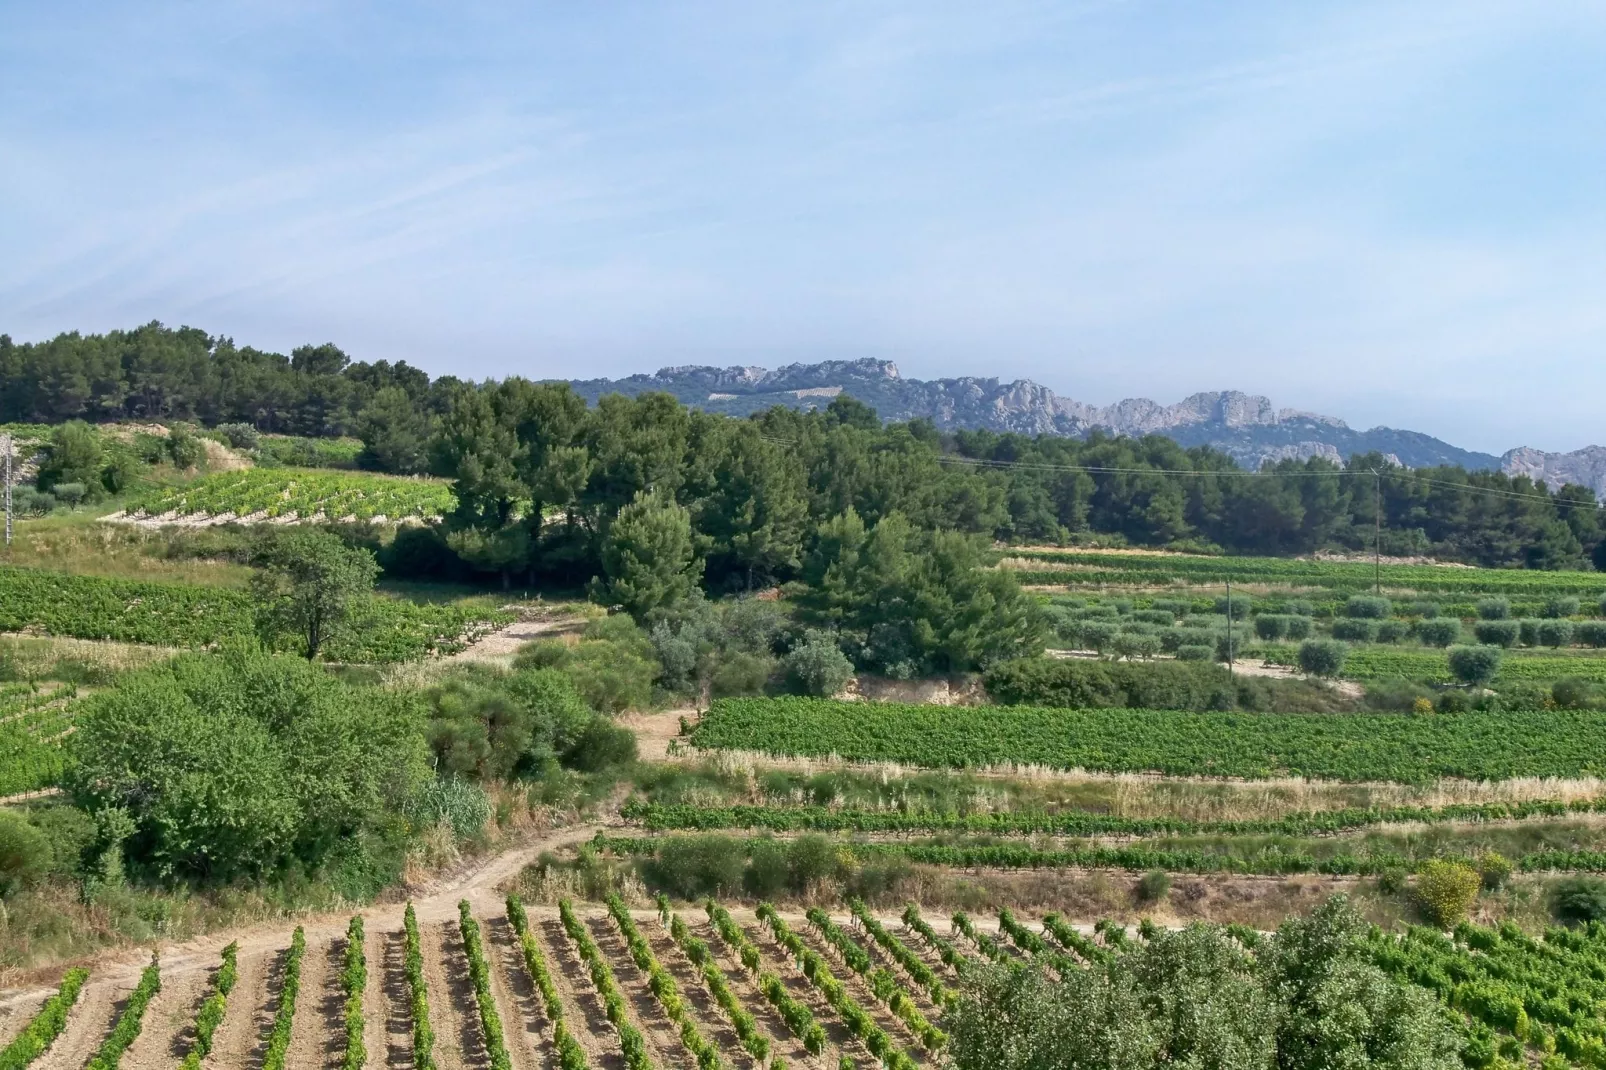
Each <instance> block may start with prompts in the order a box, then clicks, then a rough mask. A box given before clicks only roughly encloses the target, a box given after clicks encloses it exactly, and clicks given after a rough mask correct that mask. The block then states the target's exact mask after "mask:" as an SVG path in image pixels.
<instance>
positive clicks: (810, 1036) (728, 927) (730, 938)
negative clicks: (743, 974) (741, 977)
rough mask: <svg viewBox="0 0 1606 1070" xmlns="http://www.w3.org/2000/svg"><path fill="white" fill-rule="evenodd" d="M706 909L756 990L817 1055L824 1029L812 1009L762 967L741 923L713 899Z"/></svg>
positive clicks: (716, 929)
mask: <svg viewBox="0 0 1606 1070" xmlns="http://www.w3.org/2000/svg"><path fill="white" fill-rule="evenodd" d="M704 909H705V910H707V912H708V920H709V921H711V922H713V923H714V931H715V932H716V933H718V934H719V938H720V939H721V940H722V941H724V943H725V946H726V947H728V948H730V949H731V951H732V952H734V953H735V954H736V957H737V958H738V959H739V960H740V961H741V964H742V966H743V968H745V969H746V970H747V972H748V973H750V974H752V975H753V976H754V977H755V978H756V979H757V980H758V990H759V991H760V992H762V993H764V998H765V999H767V1000H769V1001H770V1004H771V1005H772V1006H773V1007H774V1008H775V1010H776V1011H777V1012H778V1013H779V1014H780V1016H781V1020H782V1021H784V1022H785V1023H786V1028H787V1029H789V1030H790V1031H791V1033H792V1035H793V1036H795V1037H797V1038H798V1039H799V1040H801V1041H802V1042H803V1047H804V1048H805V1049H806V1050H807V1051H808V1053H809V1054H810V1055H819V1054H821V1053H822V1052H824V1051H825V1029H824V1028H823V1027H822V1026H821V1025H820V1023H819V1022H817V1021H815V1020H814V1012H813V1011H811V1010H809V1009H808V1007H806V1006H805V1005H803V1004H802V1003H799V1002H798V1001H797V1000H795V999H793V998H792V996H791V993H789V992H787V990H786V986H785V985H784V984H782V983H781V979H780V978H779V977H776V976H775V975H774V974H773V973H771V972H769V971H768V970H766V969H763V968H762V966H761V963H762V962H763V958H762V956H761V955H760V953H759V950H758V948H757V947H756V946H754V944H753V942H752V941H751V940H749V939H748V938H747V934H746V933H744V932H742V928H741V926H740V925H737V924H736V921H735V919H734V918H732V917H731V916H730V912H729V911H727V910H726V909H725V908H724V907H722V906H720V905H719V904H718V903H716V902H714V901H713V900H712V899H710V900H708V901H707V902H706V903H705V904H704Z"/></svg>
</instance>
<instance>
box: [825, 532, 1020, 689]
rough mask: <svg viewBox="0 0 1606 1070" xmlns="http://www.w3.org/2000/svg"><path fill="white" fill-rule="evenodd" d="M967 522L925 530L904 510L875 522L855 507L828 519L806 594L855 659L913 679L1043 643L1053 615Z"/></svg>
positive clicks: (1014, 653) (978, 663) (969, 666)
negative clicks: (988, 556) (988, 557)
mask: <svg viewBox="0 0 1606 1070" xmlns="http://www.w3.org/2000/svg"><path fill="white" fill-rule="evenodd" d="M983 563H984V560H983V547H982V546H981V545H980V543H979V542H978V541H977V540H976V539H974V538H971V537H968V536H965V535H961V534H959V533H957V532H950V531H936V532H923V531H919V530H917V529H916V528H915V527H914V526H913V525H912V524H911V523H910V521H909V520H908V519H907V518H906V517H904V516H903V514H901V513H897V512H894V513H890V514H888V515H886V516H884V517H882V518H881V520H880V522H879V523H877V524H876V525H875V526H874V527H873V528H870V529H868V530H867V529H866V527H865V525H864V523H863V522H862V521H861V520H860V519H859V515H858V514H857V513H856V512H854V511H853V510H851V509H850V510H849V511H848V512H846V513H844V514H843V515H841V516H838V517H837V518H836V519H834V520H832V521H830V522H829V523H827V524H825V525H822V526H821V528H820V531H819V534H818V537H817V545H816V550H815V553H814V554H813V556H812V557H811V558H810V560H809V562H808V563H807V565H806V567H805V577H806V579H807V580H808V582H809V583H810V588H811V589H810V590H809V592H808V593H807V594H806V595H804V596H803V597H801V598H800V599H799V601H800V603H801V605H802V607H803V610H804V613H805V616H806V618H807V619H808V620H809V622H810V623H813V624H815V625H817V626H819V627H822V628H827V629H832V630H835V631H836V632H837V633H838V635H839V645H841V646H842V647H843V649H844V650H846V651H847V652H848V654H849V656H850V657H852V658H853V660H854V661H855V663H857V664H858V665H860V666H861V667H864V668H869V669H874V670H877V671H879V672H883V673H886V674H887V675H889V676H894V677H898V678H903V679H908V678H912V677H915V676H920V675H927V674H930V673H933V672H957V671H964V670H967V669H974V668H979V667H984V666H986V665H989V664H991V663H993V662H995V661H1001V660H1004V659H1006V658H1011V657H1019V656H1022V655H1028V654H1035V653H1038V652H1040V651H1041V650H1042V649H1043V643H1044V639H1045V637H1046V634H1047V621H1046V619H1045V617H1044V615H1043V613H1042V611H1041V609H1040V608H1039V607H1038V605H1037V604H1036V603H1035V602H1034V601H1033V600H1032V599H1031V598H1029V597H1028V596H1027V595H1026V594H1025V593H1024V592H1023V591H1021V589H1020V586H1019V584H1018V583H1017V582H1016V580H1015V577H1014V575H1013V574H1012V573H1010V572H1008V571H1007V570H991V571H989V570H985V569H983V568H982V567H981V566H982V564H983Z"/></svg>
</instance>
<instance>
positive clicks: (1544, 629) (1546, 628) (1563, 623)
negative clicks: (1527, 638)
mask: <svg viewBox="0 0 1606 1070" xmlns="http://www.w3.org/2000/svg"><path fill="white" fill-rule="evenodd" d="M1572 642H1573V622H1572V621H1570V620H1566V619H1564V618H1553V619H1547V620H1542V621H1540V622H1539V643H1540V645H1541V646H1555V647H1562V646H1571V645H1572Z"/></svg>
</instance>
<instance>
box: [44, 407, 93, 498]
mask: <svg viewBox="0 0 1606 1070" xmlns="http://www.w3.org/2000/svg"><path fill="white" fill-rule="evenodd" d="M105 464H106V447H105V444H104V443H103V442H102V440H101V437H100V432H99V431H97V430H95V428H93V427H91V426H89V425H88V424H86V423H84V422H83V421H82V420H70V421H68V422H67V423H64V424H62V425H61V426H60V427H57V428H56V429H55V430H53V431H52V432H51V433H50V442H49V444H48V445H47V446H46V447H45V458H44V460H43V461H42V462H41V463H40V465H39V474H38V476H37V478H36V482H37V484H38V487H39V489H40V490H42V491H47V492H48V491H58V490H60V489H61V487H62V486H63V485H64V484H70V485H73V486H76V487H77V488H78V497H79V498H83V497H84V496H85V494H86V492H87V489H88V488H94V490H95V491H96V492H97V493H98V492H99V491H100V489H101V487H102V483H101V471H102V468H103V467H104V466H105ZM57 497H60V498H62V499H63V500H65V499H66V496H65V495H61V494H58V495H57Z"/></svg>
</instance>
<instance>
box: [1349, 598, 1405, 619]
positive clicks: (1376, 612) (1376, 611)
mask: <svg viewBox="0 0 1606 1070" xmlns="http://www.w3.org/2000/svg"><path fill="white" fill-rule="evenodd" d="M1393 612H1394V605H1393V603H1391V602H1390V601H1389V600H1388V599H1387V598H1381V597H1374V596H1372V595H1365V594H1352V595H1350V597H1349V600H1348V601H1346V602H1345V603H1344V615H1345V616H1346V617H1352V618H1354V619H1356V620H1383V619H1385V618H1387V617H1388V616H1389V614H1391V613H1393Z"/></svg>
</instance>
